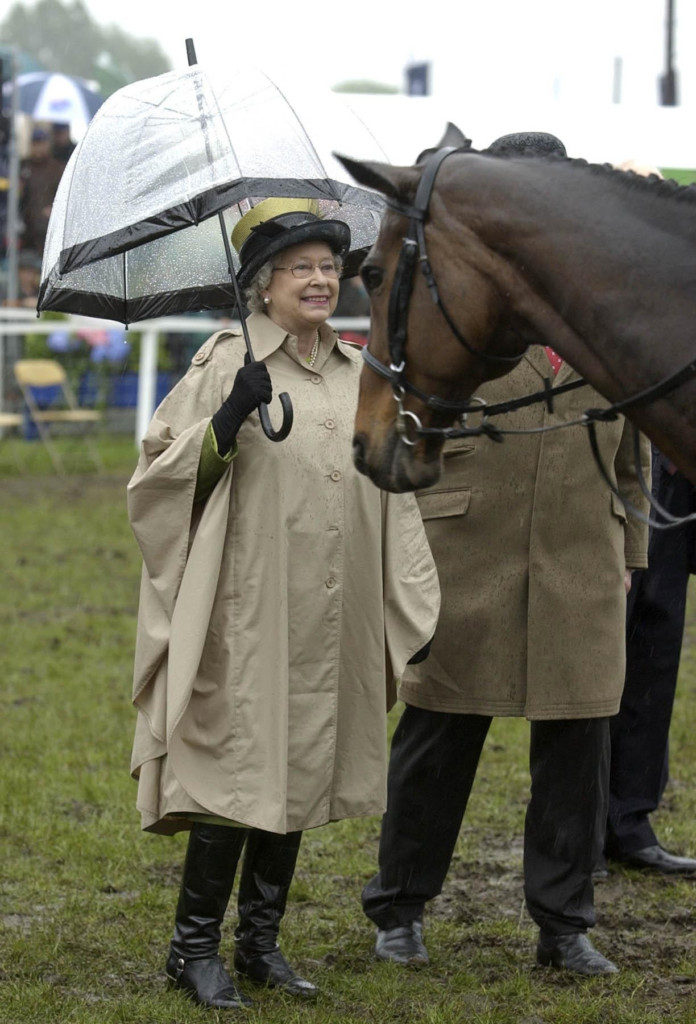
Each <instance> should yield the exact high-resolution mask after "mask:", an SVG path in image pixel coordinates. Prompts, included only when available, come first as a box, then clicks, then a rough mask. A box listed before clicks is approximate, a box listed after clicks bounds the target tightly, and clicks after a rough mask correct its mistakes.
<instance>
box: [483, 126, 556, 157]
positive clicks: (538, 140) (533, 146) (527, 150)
mask: <svg viewBox="0 0 696 1024" xmlns="http://www.w3.org/2000/svg"><path fill="white" fill-rule="evenodd" d="M484 152H485V153H496V154H497V155H498V156H567V153H566V148H565V146H564V145H563V143H562V142H561V140H560V139H558V138H556V136H555V135H550V134H549V133H548V132H513V133H512V134H511V135H501V136H500V138H499V139H496V140H495V142H491V144H490V146H489V147H488V149H486V150H484Z"/></svg>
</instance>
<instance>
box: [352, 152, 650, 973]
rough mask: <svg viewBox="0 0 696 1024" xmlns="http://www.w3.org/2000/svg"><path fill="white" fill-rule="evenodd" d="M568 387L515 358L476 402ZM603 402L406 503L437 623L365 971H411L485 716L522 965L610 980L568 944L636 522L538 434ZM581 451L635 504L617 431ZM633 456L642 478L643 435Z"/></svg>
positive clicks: (453, 447) (582, 435)
mask: <svg viewBox="0 0 696 1024" xmlns="http://www.w3.org/2000/svg"><path fill="white" fill-rule="evenodd" d="M491 150H492V151H496V152H498V153H501V154H502V153H504V152H505V151H507V152H512V153H515V154H516V155H519V154H520V153H522V154H523V155H538V154H540V153H554V154H558V155H560V156H564V155H565V149H564V147H563V144H562V143H561V142H560V141H559V140H558V139H555V138H554V136H548V135H540V134H527V135H516V136H507V137H504V138H503V139H500V140H498V142H497V143H494V144H493V146H492V147H491ZM554 377H555V380H554ZM574 379H577V375H576V374H575V373H574V371H573V370H571V368H570V367H569V366H568V365H567V364H564V363H563V362H562V361H561V360H560V358H559V357H558V356H557V355H556V353H555V352H553V351H552V350H551V349H546V350H545V349H544V348H542V347H541V346H532V347H531V348H529V349H528V351H527V353H526V355H525V356H524V357H523V359H522V360H521V362H520V364H519V365H518V366H517V367H516V369H515V370H513V372H512V373H510V374H509V375H508V376H506V377H503V378H501V379H500V380H499V381H496V382H494V383H491V384H488V385H486V386H485V387H483V388H481V390H480V392H479V393H480V395H481V397H483V398H485V399H486V401H488V402H489V403H496V402H501V401H507V400H509V399H511V398H516V397H520V396H522V395H525V394H528V393H531V392H534V391H538V390H539V389H540V388H541V387H542V386H544V381H552V382H554V383H555V384H556V385H559V386H560V385H562V384H566V383H569V382H571V381H573V380H574ZM606 405H607V403H606V402H604V401H603V399H601V398H600V396H599V395H597V394H596V393H594V392H592V391H591V390H590V388H588V387H583V388H579V389H577V390H574V391H571V392H568V393H566V394H565V395H563V396H561V397H560V398H558V399H557V400H556V404H555V408H554V411H553V412H549V411H548V409H547V408H546V406H545V405H544V404H543V403H541V404H537V405H532V406H528V407H527V408H525V409H521V410H519V411H517V412H515V413H511V414H509V415H507V416H505V417H501V418H500V419H498V420H497V421H496V422H497V423H498V425H499V426H500V427H502V428H505V429H516V430H523V431H530V433H526V434H521V435H520V436H517V437H509V438H506V440H505V442H504V443H503V444H493V443H491V442H490V441H489V440H488V439H481V440H478V441H472V440H468V439H464V440H460V441H454V442H451V443H450V444H448V445H447V446H446V448H445V452H444V472H443V475H442V478H441V479H440V481H439V482H438V484H437V485H436V486H435V487H433V488H431V489H430V490H428V491H425V492H422V493H421V494H420V495H419V496H418V498H419V504H420V509H421V514H422V516H423V519H424V520H425V524H426V530H427V534H428V539H429V541H430V545H431V548H432V551H433V555H434V556H435V562H436V564H437V566H438V571H439V574H440V582H441V587H442V612H441V615H440V620H439V623H438V628H437V631H436V633H435V638H434V641H433V644H432V648H431V654H430V657H429V659H428V660H427V661H426V662H424V663H422V664H421V665H419V666H418V667H416V668H414V669H413V670H412V671H411V674H410V676H409V675H407V677H406V679H405V681H404V683H403V685H402V687H401V691H400V696H401V697H402V698H403V700H404V701H405V702H406V710H405V712H404V714H403V716H402V718H401V721H400V722H399V726H398V728H397V730H396V733H395V735H394V740H393V743H392V751H391V759H390V765H389V783H388V802H387V812H386V814H385V816H384V819H383V823H382V835H381V841H380V851H379V872H378V874H377V875H376V876H375V877H374V878H373V879H372V880H371V881H370V882H369V883H368V884H367V886H366V887H365V889H364V891H363V906H364V909H365V913H366V914H367V915H368V917H370V918H371V919H372V921H374V922H375V924H376V925H377V927H378V932H377V944H376V950H375V951H376V953H377V956H378V957H380V958H381V959H384V960H394V961H396V962H399V963H405V962H421V963H423V962H427V959H428V957H427V951H426V949H425V946H424V945H423V941H422V930H421V929H422V914H423V908H424V906H425V903H426V902H427V900H429V899H431V898H432V897H433V896H436V895H437V894H438V893H439V892H440V890H441V888H442V885H443V882H444V879H445V876H446V874H447V870H448V868H449V863H450V860H451V857H452V852H453V850H454V845H455V843H456V841H457V835H458V832H459V828H460V825H461V822H462V817H463V815H464V811H465V809H466V804H467V800H468V797H469V793H470V791H471V786H472V784H473V781H474V777H475V774H476V768H477V765H478V760H479V756H480V753H481V749H482V747H483V743H484V740H485V738H486V734H487V732H488V728H489V726H490V722H491V719H492V718H493V717H494V716H495V715H515V716H517V715H524V716H525V717H526V718H528V719H530V720H531V741H530V771H531V781H532V786H531V799H530V802H529V806H528V808H527V816H526V823H525V843H524V876H525V896H526V900H527V907H528V909H529V912H530V914H531V916H532V918H533V920H534V921H535V922H536V923H537V924H538V926H539V929H540V936H539V944H538V947H537V959H538V961H539V962H540V963H541V964H553V965H554V966H557V967H565V968H567V969H570V970H573V971H576V972H578V973H580V974H605V973H610V972H614V971H616V967H615V966H614V965H613V964H612V963H611V962H610V961H609V960H607V959H606V958H605V957H603V956H602V955H601V954H600V953H599V952H598V951H597V950H596V949H595V948H594V946H593V945H592V943H591V942H590V941H589V939H588V937H587V934H586V932H587V930H588V929H589V928H591V927H592V926H593V925H594V923H595V915H594V900H593V888H592V869H593V866H594V865H595V863H596V861H597V859H598V857H599V854H600V851H601V847H602V843H603V838H604V824H605V820H606V814H607V802H608V781H609V780H608V773H609V716H611V715H614V714H616V712H617V710H618V707H619V702H620V699H621V690H622V686H623V680H624V666H625V646H624V620H625V609H626V590H627V588H628V587H629V586H630V571H631V570H632V569H633V568H643V567H644V566H645V565H646V564H647V540H648V537H647V527H646V526H645V525H643V524H642V523H640V522H639V521H637V520H636V519H631V518H627V516H626V512H625V509H624V506H623V503H622V501H621V500H620V499H618V498H617V497H616V496H615V495H614V494H613V493H612V491H611V490H610V488H609V486H608V485H607V484H606V482H605V481H604V480H603V478H602V476H601V475H600V472H599V470H598V468H597V466H596V465H595V462H594V459H593V457H592V454H591V452H590V446H589V443H588V438H587V436H586V430H585V428H584V427H582V426H576V427H569V428H567V429H563V430H553V429H552V430H551V431H550V432H548V433H542V432H540V431H541V430H543V429H544V428H554V427H559V426H561V425H562V424H564V423H567V422H568V421H570V420H575V419H577V418H578V417H580V416H581V414H582V411H583V410H584V409H586V408H589V407H600V406H605V407H606ZM599 447H600V451H601V454H602V458H603V460H604V463H605V465H606V466H608V467H609V472H610V474H611V475H612V476H613V477H614V480H615V482H616V484H617V485H618V488H619V489H620V491H621V492H622V493H623V494H625V495H626V496H627V498H628V499H630V501H631V502H632V503H633V504H635V505H638V506H641V507H642V508H643V509H646V507H647V503H646V502H645V501H644V499H643V497H642V493H641V491H640V489H639V486H638V482H637V478H636V471H635V467H634V464H633V430H632V428H631V426H630V424H628V423H627V422H626V421H625V420H623V419H617V420H615V421H613V422H609V423H605V424H602V426H601V427H600V430H599ZM641 460H642V462H643V466H644V471H645V473H646V474H648V475H649V472H650V468H649V467H650V450H649V446H648V444H647V442H645V441H643V443H642V447H641Z"/></svg>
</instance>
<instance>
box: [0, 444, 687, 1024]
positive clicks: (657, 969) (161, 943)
mask: <svg viewBox="0 0 696 1024" xmlns="http://www.w3.org/2000/svg"><path fill="white" fill-rule="evenodd" d="M10 443H21V444H23V442H10V441H5V442H4V443H3V444H2V445H0V456H1V457H2V458H3V459H6V449H7V446H8V445H9V444H10ZM36 451H37V452H38V451H39V449H38V448H37V449H36ZM103 451H104V455H105V458H106V457H107V451H110V452H111V454H109V455H108V458H109V460H110V471H109V473H108V474H107V475H105V476H101V477H100V476H98V475H96V474H88V475H87V474H86V475H80V476H68V477H66V478H63V479H58V478H56V477H55V476H53V474H52V473H51V471H50V469H49V468H47V467H46V466H41V467H37V471H36V475H34V476H28V475H23V476H21V477H20V476H18V475H17V474H16V473H15V472H14V471H13V470H12V468H11V465H10V464H11V462H12V460H11V459H10V460H9V462H6V463H3V467H4V468H0V473H4V475H5V479H4V480H3V481H2V488H1V494H0V508H1V511H2V524H3V526H2V544H1V551H0V569H1V570H2V578H3V581H4V586H3V589H2V595H1V597H0V630H1V631H2V636H3V637H4V641H5V642H4V643H3V644H2V649H1V652H0V670H1V672H2V681H3V685H2V688H1V691H0V704H1V708H0V712H1V713H0V755H1V760H0V857H1V860H2V864H3V872H2V877H1V878H0V990H1V995H0V1021H1V1022H3V1024H30V1022H31V1024H57V1022H60V1024H63V1022H65V1024H68V1022H69V1024H135V1022H137V1024H189V1022H191V1024H193V1022H203V1021H211V1020H216V1019H220V1020H224V1019H232V1016H233V1015H228V1017H227V1018H226V1017H225V1015H224V1014H223V1015H220V1017H219V1018H218V1017H217V1015H215V1014H210V1013H207V1012H205V1011H203V1010H201V1009H199V1008H196V1007H195V1006H193V1005H191V1004H190V1003H188V1002H187V1001H186V1000H185V999H184V998H182V997H181V996H180V995H179V994H177V993H173V992H169V991H167V990H166V989H165V986H164V979H163V964H164V959H165V956H166V951H167V944H168V940H169V935H170V931H171V926H172V918H173V912H174V906H175V902H176V897H177V891H178V884H179V878H180V869H181V863H182V858H183V851H184V846H185V837H182V836H176V837H173V838H165V837H157V836H150V835H144V834H142V833H141V832H140V829H139V821H138V816H137V814H136V811H135V807H134V799H135V784H134V783H133V782H132V781H131V779H130V778H129V774H128V765H129V757H130V744H131V734H132V730H133V725H134V721H135V716H134V712H133V709H132V707H131V704H130V683H131V666H132V654H133V643H134V637H135V616H136V608H137V594H138V578H139V571H140V560H139V557H138V551H137V547H136V544H135V542H134V540H133V538H132V535H131V534H130V530H129V527H128V524H127V521H126V515H125V483H126V479H127V476H128V473H129V472H130V470H131V469H132V467H133V465H134V462H135V452H134V451H133V447H132V442H131V441H130V440H129V439H123V442H121V441H118V442H108V445H107V443H106V442H104V445H103ZM32 457H33V456H32ZM36 457H37V459H38V455H37V456H36ZM693 607H694V606H693V604H692V606H691V608H690V610H689V626H688V638H687V645H686V647H685V652H684V658H683V667H682V674H681V680H680V687H679V694H678V699H677V705H676V708H675V713H674V726H673V729H672V751H671V757H672V776H673V777H672V781H671V783H670V787H669V789H668V792H667V795H666V799H665V803H664V807H663V809H662V810H661V811H660V812H659V814H658V815H657V816H656V826H657V829H658V832H659V834H660V836H661V838H662V839H663V840H664V842H665V844H666V845H667V846H668V847H671V848H674V849H676V850H684V851H689V850H690V851H692V852H696V824H695V823H696V729H695V728H694V711H693V709H694V706H695V705H696V662H695V657H696V655H695V654H694V648H693V638H694V624H693ZM392 718H393V719H394V716H392ZM392 725H393V721H392ZM527 743H528V725H527V723H525V722H524V721H519V720H497V721H496V722H495V723H494V725H493V728H492V729H491V733H490V736H489V739H488V741H487V743H486V748H485V750H484V755H483V759H482V762H481V766H480V770H479V774H478V777H477V780H476V784H475V787H474V791H473V794H472V797H471V802H470V808H469V811H468V813H467V816H466V819H465V823H464V828H463V830H462V833H461V836H460V840H459V844H458V847H457V851H456V855H455V859H454V862H453V864H452V869H451V872H450V876H449V878H448V881H447V885H446V887H445V891H444V892H443V894H442V896H441V897H439V898H438V899H437V900H435V901H434V902H433V904H432V906H431V908H430V911H429V914H428V917H427V922H426V927H427V935H426V937H427V942H428V947H429V950H430V953H431V958H432V964H431V966H430V967H429V968H428V969H427V970H421V971H415V970H402V969H399V968H398V967H395V966H393V965H387V964H380V963H376V962H375V961H374V959H373V958H372V955H371V950H372V942H373V931H372V928H371V926H370V925H369V923H368V922H367V921H366V920H365V918H364V917H363V915H362V913H361V910H360V890H361V888H362V885H363V884H364V882H365V881H366V880H367V879H368V878H369V877H370V875H371V874H372V873H373V871H374V870H375V862H376V854H377V840H378V829H379V821H378V820H377V819H369V820H365V821H350V822H340V823H337V824H335V825H330V826H326V827H324V828H320V829H316V830H313V831H311V832H309V833H307V835H306V836H305V839H304V842H303V846H302V849H301V852H300V859H299V865H298V870H297V875H296V879H295V882H294V884H293V889H292V892H291V898H290V905H289V909H288V913H287V915H286V920H285V922H284V925H283V930H282V940H283V948H284V950H285V952H286V954H287V955H288V956H289V958H290V959H291V960H292V961H293V962H294V963H295V964H296V965H297V966H298V967H300V968H301V969H302V970H303V971H304V972H306V974H307V975H308V976H309V977H311V978H312V979H313V980H314V981H315V982H316V983H317V984H318V985H319V986H320V988H321V992H322V994H321V996H320V999H319V1001H318V1002H317V1003H316V1004H315V1005H300V1006H298V1005H297V1004H295V1003H294V1002H292V1000H290V999H289V998H288V997H285V996H283V995H281V994H278V993H273V992H265V991H262V992H257V993H256V994H255V1000H256V1009H254V1010H252V1011H250V1012H249V1013H247V1014H245V1015H244V1019H247V1020H249V1021H256V1020H258V1021H264V1022H268V1024H281V1022H282V1024H292V1022H303V1024H327V1022H330V1024H333V1022H337V1024H338V1022H355V1024H382V1022H384V1024H386V1022H389V1024H392V1022H393V1024H401V1022H403V1024H411V1022H414V1021H423V1022H427V1024H455V1022H456V1024H459V1022H463V1021H466V1022H468V1024H600V1022H601V1024H653V1022H654V1024H657V1022H658V1021H659V1022H661V1021H664V1020H670V1021H673V1022H675V1024H687V1022H688V1024H693V1021H694V1020H695V1019H696V964H695V963H694V893H695V892H696V889H695V888H694V884H693V883H689V882H687V881H683V880H681V881H669V880H666V879H662V878H650V877H647V876H643V875H641V874H639V873H637V872H631V871H624V870H622V869H618V868H616V869H614V870H613V872H612V874H611V876H610V878H609V879H608V880H607V881H606V882H605V883H603V884H601V885H600V886H598V888H597V905H598V926H597V928H596V930H595V935H594V939H595V942H596V944H597V946H598V947H599V948H600V949H601V950H602V951H603V952H605V953H607V954H608V955H609V956H611V957H612V958H613V959H615V960H616V962H617V963H618V964H619V966H620V967H621V973H620V974H619V975H617V976H615V977H611V978H605V979H590V980H585V981H582V980H578V979H576V978H573V977H568V976H566V975H564V974H562V973H557V972H553V971H551V970H542V969H537V968H536V967H535V966H534V943H535V930H534V927H533V926H532V923H531V922H530V920H529V917H528V916H527V914H526V911H525V909H524V906H523V899H522V871H521V868H522V863H521V858H522V844H521V835H522V827H523V820H524V810H525V802H526V799H527V795H528V785H529V780H528V775H527ZM234 922H235V910H234V905H232V906H231V907H230V911H229V914H228V919H227V921H226V923H225V929H224V941H223V953H224V954H225V955H229V954H230V953H231V948H232V932H233V929H234ZM248 991H250V994H252V995H254V992H253V990H251V989H248Z"/></svg>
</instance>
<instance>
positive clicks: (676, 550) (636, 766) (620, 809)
mask: <svg viewBox="0 0 696 1024" xmlns="http://www.w3.org/2000/svg"><path fill="white" fill-rule="evenodd" d="M657 465H658V467H659V469H658V472H659V476H658V479H657V480H656V481H655V485H654V493H655V495H656V497H657V499H658V501H660V502H661V504H662V505H664V506H665V507H666V508H667V509H668V510H669V511H670V512H672V514H673V515H677V516H684V515H688V514H689V513H690V512H692V511H693V508H694V497H693V495H694V487H693V484H691V483H690V482H689V481H688V480H687V479H686V478H685V477H683V476H682V475H681V474H680V473H674V474H673V475H670V474H669V473H668V472H667V471H666V469H665V467H664V464H663V462H662V461H658V463H657ZM693 529H694V528H693V526H687V527H680V528H679V529H677V530H655V531H653V533H652V535H651V537H650V552H649V567H648V568H647V569H641V570H639V571H637V572H634V573H633V584H632V586H631V590H630V592H629V595H628V613H627V617H626V684H625V687H624V692H623V697H622V698H621V708H620V710H619V713H618V715H616V717H615V718H612V719H611V770H610V771H611V774H610V784H609V818H608V823H607V852H608V853H609V854H612V853H613V854H628V853H633V852H634V851H635V850H641V849H643V848H644V847H646V846H654V845H655V844H656V843H657V838H656V836H655V833H654V832H653V830H652V826H651V825H650V822H649V820H648V815H649V814H650V813H651V812H652V811H654V810H656V809H657V806H658V804H659V802H660V800H661V798H662V794H663V792H664V789H665V786H666V784H667V777H668V751H669V726H670V722H671V719H672V706H673V704H674V694H675V691H676V688H677V675H678V672H679V657H680V654H681V645H682V636H683V633H684V612H685V608H686V591H687V584H688V582H689V572H690V569H691V550H690V546H691V544H692V543H693Z"/></svg>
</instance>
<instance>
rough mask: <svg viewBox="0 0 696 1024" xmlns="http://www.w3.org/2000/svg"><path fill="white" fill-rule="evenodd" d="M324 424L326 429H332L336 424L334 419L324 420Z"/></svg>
mask: <svg viewBox="0 0 696 1024" xmlns="http://www.w3.org/2000/svg"><path fill="white" fill-rule="evenodd" d="M324 426H325V427H326V429H327V430H333V428H334V427H335V426H336V420H324Z"/></svg>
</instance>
